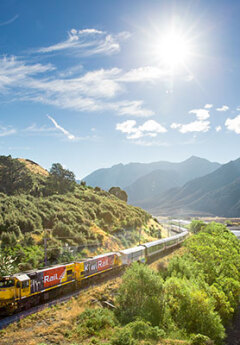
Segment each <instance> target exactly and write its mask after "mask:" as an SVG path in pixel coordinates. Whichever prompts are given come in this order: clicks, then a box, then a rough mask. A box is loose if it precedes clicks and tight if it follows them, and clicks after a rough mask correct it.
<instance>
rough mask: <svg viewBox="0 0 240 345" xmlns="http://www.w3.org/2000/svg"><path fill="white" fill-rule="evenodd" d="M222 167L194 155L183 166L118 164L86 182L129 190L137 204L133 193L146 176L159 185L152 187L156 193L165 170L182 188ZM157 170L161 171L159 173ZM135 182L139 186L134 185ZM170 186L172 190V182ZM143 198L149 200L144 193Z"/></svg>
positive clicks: (161, 163) (95, 174) (90, 184)
mask: <svg viewBox="0 0 240 345" xmlns="http://www.w3.org/2000/svg"><path fill="white" fill-rule="evenodd" d="M219 166H220V164H219V163H211V162H209V161H208V160H206V159H203V158H198V157H194V156H192V157H190V158H189V159H187V160H186V161H184V162H180V163H171V162H166V161H159V162H154V163H129V164H126V165H124V164H118V165H114V166H113V167H111V168H105V169H99V170H96V171H94V172H93V173H91V174H90V175H88V176H86V177H85V178H84V179H83V180H84V181H86V183H87V185H89V186H92V187H96V186H99V187H101V188H103V189H105V190H108V189H109V188H111V187H112V186H118V187H121V188H123V189H127V190H128V191H129V192H130V194H131V195H130V199H131V200H132V201H136V200H139V199H137V198H136V197H135V196H134V193H132V192H131V191H134V190H135V187H137V188H138V187H139V186H141V185H142V181H143V180H141V178H143V177H146V180H148V181H151V179H152V178H153V181H155V182H153V184H152V186H150V187H149V188H150V189H151V190H154V193H155V192H156V193H158V192H159V189H157V191H155V188H154V184H155V185H159V181H160V180H161V177H163V174H164V171H165V172H166V171H171V173H170V174H171V177H172V178H173V179H172V183H173V184H174V181H176V183H177V185H178V186H181V185H182V184H184V183H185V182H187V181H189V180H190V179H193V178H195V177H199V176H203V175H206V174H208V173H210V172H212V171H214V170H216V169H217V168H218V167H219ZM157 171H159V172H158V173H157ZM151 173H153V175H151ZM149 174H150V175H149ZM148 175H149V176H148ZM158 175H159V176H158ZM164 176H165V175H164ZM138 179H140V181H137V180H138ZM135 183H137V184H136V185H133V186H131V185H132V184H135ZM168 186H170V187H171V186H172V185H171V183H170V184H169V185H168ZM140 188H142V187H140ZM160 189H161V188H160ZM141 197H142V196H141ZM143 197H145V195H144V193H143ZM146 197H147V195H146Z"/></svg>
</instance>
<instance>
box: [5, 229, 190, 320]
mask: <svg viewBox="0 0 240 345" xmlns="http://www.w3.org/2000/svg"><path fill="white" fill-rule="evenodd" d="M187 235H188V231H186V230H184V231H183V232H182V233H180V234H178V235H175V236H172V237H169V238H165V239H160V240H157V241H153V242H148V243H144V244H141V245H139V246H136V247H133V248H128V249H124V250H120V251H118V252H112V253H105V254H102V255H98V256H94V257H92V258H87V259H83V260H79V261H75V262H71V263H67V264H61V265H55V266H51V267H45V268H42V269H39V270H31V271H27V272H22V273H17V274H14V275H12V276H4V277H0V315H9V314H11V313H13V312H17V311H20V310H23V309H28V308H30V307H32V306H34V305H38V304H39V303H40V302H42V301H47V300H50V299H53V298H56V297H57V296H59V295H63V294H65V293H67V292H70V291H72V290H76V289H79V288H80V287H82V286H84V285H85V284H86V283H88V284H89V283H90V282H91V281H92V280H95V279H96V278H97V277H102V276H103V275H105V274H106V273H107V274H113V272H114V271H118V270H120V269H121V268H123V267H126V266H129V265H131V264H132V263H133V262H135V261H137V262H141V263H148V262H150V261H152V260H153V258H154V257H156V256H157V255H159V253H161V252H163V251H165V250H167V249H169V248H171V247H175V246H177V245H178V244H179V243H181V242H183V241H184V240H185V238H186V237H187Z"/></svg>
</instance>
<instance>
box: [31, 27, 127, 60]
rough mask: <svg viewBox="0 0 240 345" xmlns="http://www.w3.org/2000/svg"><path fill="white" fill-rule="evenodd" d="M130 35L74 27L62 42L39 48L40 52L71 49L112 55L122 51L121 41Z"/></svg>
mask: <svg viewBox="0 0 240 345" xmlns="http://www.w3.org/2000/svg"><path fill="white" fill-rule="evenodd" d="M127 37H129V35H127V33H120V34H118V35H112V34H109V33H107V32H105V31H101V30H97V29H93V28H90V29H83V30H76V29H72V30H71V31H70V32H68V38H67V39H66V40H64V41H62V42H59V43H56V44H53V45H51V46H48V47H42V48H40V49H38V50H37V52H38V53H51V52H57V51H62V50H67V49H71V51H72V50H75V51H77V52H80V53H81V54H83V55H85V56H89V55H96V54H107V55H111V54H113V53H115V52H119V51H120V41H121V40H123V39H126V38H127Z"/></svg>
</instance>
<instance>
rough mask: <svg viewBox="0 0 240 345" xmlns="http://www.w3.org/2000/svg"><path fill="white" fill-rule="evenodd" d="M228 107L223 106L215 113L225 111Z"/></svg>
mask: <svg viewBox="0 0 240 345" xmlns="http://www.w3.org/2000/svg"><path fill="white" fill-rule="evenodd" d="M228 109H229V107H228V106H227V105H223V106H222V107H221V108H217V109H216V110H217V111H227V110H228Z"/></svg>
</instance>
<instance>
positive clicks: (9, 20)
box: [0, 14, 19, 26]
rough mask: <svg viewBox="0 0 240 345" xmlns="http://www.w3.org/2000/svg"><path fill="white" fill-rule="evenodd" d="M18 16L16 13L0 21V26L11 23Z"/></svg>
mask: <svg viewBox="0 0 240 345" xmlns="http://www.w3.org/2000/svg"><path fill="white" fill-rule="evenodd" d="M18 17H19V15H18V14H16V15H15V16H14V17H12V18H10V19H8V20H6V21H5V22H0V26H4V25H8V24H11V23H13V22H14V21H15V20H16V19H17V18H18Z"/></svg>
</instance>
